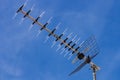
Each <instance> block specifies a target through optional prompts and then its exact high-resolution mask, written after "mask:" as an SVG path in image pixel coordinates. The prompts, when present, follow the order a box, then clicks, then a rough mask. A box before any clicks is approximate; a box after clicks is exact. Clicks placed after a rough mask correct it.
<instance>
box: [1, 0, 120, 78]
mask: <svg viewBox="0 0 120 80" xmlns="http://www.w3.org/2000/svg"><path fill="white" fill-rule="evenodd" d="M24 2H25V0H0V18H1V21H0V38H1V39H0V80H80V79H81V80H88V79H89V80H91V79H92V73H91V70H89V65H86V66H85V67H84V68H83V69H82V70H81V71H79V72H78V73H76V74H75V75H73V76H71V77H69V76H68V74H69V73H70V72H71V71H72V70H73V69H74V68H75V67H76V65H78V64H76V65H72V64H71V61H70V60H67V58H65V57H64V56H63V55H60V54H59V53H60V51H58V52H56V48H57V47H56V46H54V47H53V48H51V45H52V43H51V42H52V41H53V40H54V38H52V37H51V38H50V39H49V41H47V43H43V41H44V40H45V37H46V36H47V33H46V32H45V31H42V33H41V34H40V35H39V37H37V38H35V37H34V36H35V35H36V34H37V33H38V29H39V27H38V26H37V25H34V27H33V28H32V30H31V31H28V29H29V26H30V23H32V22H31V21H30V20H29V19H28V18H26V19H25V20H24V21H23V23H22V24H19V22H20V20H21V18H22V16H23V15H22V14H18V15H17V16H16V18H15V19H12V17H13V16H14V14H15V11H16V10H17V8H18V7H20V6H21V5H22V4H23V3H24ZM33 4H35V8H34V9H33V11H32V12H31V15H32V16H33V17H37V16H38V15H39V14H40V13H41V12H42V11H46V13H45V15H44V16H43V17H42V18H41V19H40V21H41V22H42V23H45V22H46V21H47V20H48V19H49V17H51V16H53V19H52V21H51V23H50V25H49V26H48V27H49V28H50V29H53V28H54V27H55V26H56V25H57V24H58V23H59V22H61V26H60V28H59V30H58V31H57V34H60V33H61V32H62V31H63V30H64V29H66V28H68V32H67V34H68V33H70V32H73V33H74V35H75V34H78V36H79V37H80V38H81V41H82V40H85V39H86V38H87V37H89V36H90V34H94V35H95V36H96V39H97V42H98V45H99V47H100V54H99V55H98V56H97V57H96V58H95V59H94V60H93V61H94V62H95V63H97V65H99V66H100V67H101V70H100V71H98V72H97V80H117V79H119V74H120V64H119V61H120V42H119V41H120V27H119V26H120V15H119V14H120V5H119V4H120V1H119V0H91V1H90V0H85V1H83V0H29V2H28V4H27V6H26V7H25V8H24V10H26V11H27V10H28V9H30V8H31V7H32V5H33Z"/></svg>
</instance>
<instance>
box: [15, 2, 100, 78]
mask: <svg viewBox="0 0 120 80" xmlns="http://www.w3.org/2000/svg"><path fill="white" fill-rule="evenodd" d="M26 3H27V2H25V4H23V5H22V6H20V7H19V9H18V10H17V11H16V14H15V16H16V15H17V14H18V13H22V14H23V15H24V16H23V18H22V21H23V20H24V19H25V18H26V17H28V18H29V19H30V20H32V21H33V22H32V24H31V27H30V29H31V28H32V26H33V25H34V24H37V25H38V26H40V29H39V33H38V35H39V34H40V32H41V31H42V30H45V31H46V32H48V36H47V40H48V38H49V37H50V36H53V37H54V38H55V41H54V42H53V46H54V45H55V43H56V42H57V41H59V42H60V44H59V45H58V49H57V50H56V51H58V50H59V49H60V48H61V46H62V45H64V47H63V48H62V49H63V52H67V53H66V54H65V55H64V57H65V56H66V55H68V53H69V52H70V51H71V52H70V54H69V58H68V59H70V58H71V57H72V56H73V55H76V57H75V58H74V59H73V60H72V63H73V64H74V63H76V62H77V61H78V60H82V61H83V63H81V64H80V65H79V66H78V67H77V68H76V69H75V70H74V71H72V72H71V73H70V74H69V76H71V75H73V74H74V73H76V72H78V71H79V70H80V69H81V68H82V67H84V66H85V65H86V64H90V66H91V69H92V71H93V80H96V71H98V70H100V68H99V67H98V66H97V65H96V64H95V63H93V62H92V59H93V58H94V57H95V56H96V55H97V54H98V53H99V49H98V47H97V44H96V39H95V37H94V35H92V36H90V37H89V38H88V39H86V40H85V41H83V42H81V43H80V44H79V45H78V44H77V43H78V42H79V40H80V38H78V40H76V37H77V36H74V37H73V38H72V40H69V39H70V38H71V35H72V33H70V34H69V35H68V36H67V37H66V38H65V39H63V38H62V37H63V36H65V33H66V31H67V29H65V31H63V33H61V34H60V35H58V34H56V33H55V31H56V30H57V29H58V26H59V25H60V24H58V25H57V26H56V27H55V28H54V29H53V30H50V29H49V28H47V26H48V24H49V23H50V21H51V19H52V17H51V18H50V19H49V20H48V21H47V22H46V23H45V24H42V23H41V22H39V21H38V20H39V19H40V18H41V17H42V16H43V15H44V13H45V12H42V13H41V14H40V15H39V16H38V17H37V18H34V17H32V16H31V15H30V12H31V11H32V10H33V7H32V8H31V9H30V10H28V11H27V12H26V11H24V10H23V8H24V7H25V6H26ZM38 35H37V36H38ZM47 40H46V41H47ZM46 41H45V42H46ZM51 47H52V46H51ZM93 53H94V54H93ZM85 54H93V55H92V56H90V55H87V56H86V55H85Z"/></svg>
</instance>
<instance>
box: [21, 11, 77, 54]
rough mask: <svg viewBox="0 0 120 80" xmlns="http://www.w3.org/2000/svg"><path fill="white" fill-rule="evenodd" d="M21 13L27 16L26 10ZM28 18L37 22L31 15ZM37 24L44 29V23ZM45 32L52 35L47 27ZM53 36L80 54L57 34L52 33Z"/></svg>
mask: <svg viewBox="0 0 120 80" xmlns="http://www.w3.org/2000/svg"><path fill="white" fill-rule="evenodd" d="M20 12H21V13H22V14H24V15H25V14H26V12H25V11H24V10H20ZM27 17H28V18H30V19H31V20H32V21H35V18H33V17H32V16H30V14H29V15H27ZM36 24H38V25H39V26H41V27H44V25H43V24H42V23H40V22H38V21H37V22H36ZM44 30H46V31H47V32H48V33H51V30H50V29H48V28H47V27H45V28H44ZM51 35H53V36H54V37H55V38H57V39H58V40H59V41H60V42H62V43H63V44H64V45H65V46H67V47H68V48H70V49H71V50H72V51H74V52H75V53H78V52H79V51H76V50H75V49H74V48H73V47H71V46H70V45H68V43H66V42H64V40H63V39H61V38H59V36H58V35H57V34H55V33H52V34H51Z"/></svg>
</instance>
